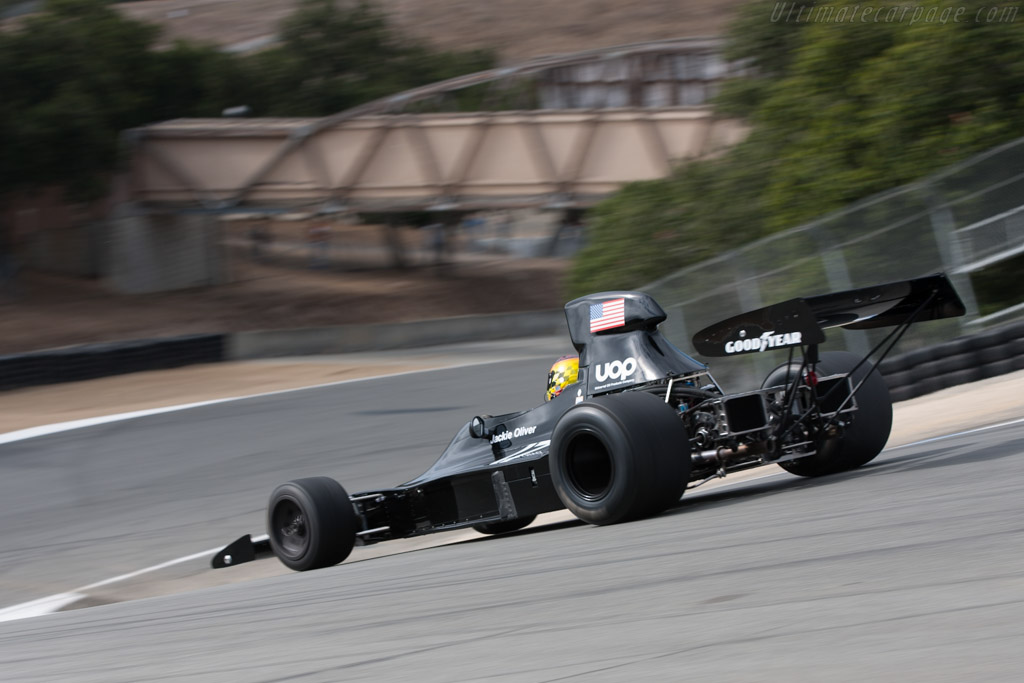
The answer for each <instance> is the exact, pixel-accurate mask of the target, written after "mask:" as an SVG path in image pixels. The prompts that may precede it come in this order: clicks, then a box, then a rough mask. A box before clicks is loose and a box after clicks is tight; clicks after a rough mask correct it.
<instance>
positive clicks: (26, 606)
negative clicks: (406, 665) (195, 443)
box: [0, 361, 1024, 622]
mask: <svg viewBox="0 0 1024 683" xmlns="http://www.w3.org/2000/svg"><path fill="white" fill-rule="evenodd" d="M493 362H495V361H486V363H469V364H468V365H485V364H487V363H493ZM452 367H464V366H461V365H460V366H452ZM436 369H443V368H436ZM412 372H430V370H414V371H412ZM407 374H411V373H410V372H399V373H395V374H394V375H382V377H394V376H397V375H407ZM366 379H371V378H366ZM359 381H363V380H362V379H351V380H343V381H341V382H331V383H330V384H320V385H317V386H333V385H336V384H345V383H348V382H359ZM305 388H315V387H305ZM291 391H301V389H285V390H283V391H273V392H269V393H266V394H256V395H255V396H270V395H273V394H282V393H287V392H291ZM255 396H251V397H250V396H240V397H236V398H223V399H216V400H214V401H204V402H202V403H190V404H186V405H184V406H172V407H168V408H156V409H154V410H153V411H145V410H140V411H138V412H137V413H123V414H122V417H120V419H131V417H141V416H142V414H149V415H151V414H155V413H157V412H171V411H172V410H185V409H187V408H194V407H197V406H203V405H211V404H214V403H223V402H225V401H237V400H241V399H245V398H254V397H255ZM124 416H131V417H124ZM110 417H117V416H110ZM96 419H97V420H101V419H102V418H96ZM113 421H114V420H107V422H113ZM76 422H86V420H77V421H76ZM1021 423H1024V418H1020V419H1017V420H1010V421H1008V422H1000V423H998V424H993V425H987V426H985V427H976V428H974V429H968V430H964V431H961V432H955V433H953V434H943V435H941V436H935V437H931V438H928V439H921V440H920V441H913V442H911V443H907V444H903V445H902V446H894V447H893V448H888V449H886V450H887V451H894V450H898V449H900V448H909V447H911V446H919V445H921V444H926V443H931V442H933V441H942V440H944V439H952V438H955V437H958V436H965V435H968V434H976V433H978V432H984V431H989V430H992V429H999V428H1000V427H1009V426H1012V425H1016V424H1021ZM61 424H63V425H69V424H74V423H70V422H65V423H61ZM95 424H102V422H96V423H95ZM50 426H51V427H52V426H60V425H50ZM84 426H88V425H84ZM77 428H78V427H67V429H77ZM22 431H28V430H22ZM57 431H64V430H63V429H62V430H57ZM16 433H17V432H10V434H16ZM8 435H9V434H8ZM8 435H0V438H2V437H3V436H8ZM23 438H32V437H29V436H26V437H23ZM0 443H2V442H0ZM783 474H785V472H773V473H770V474H763V475H760V476H757V477H751V478H749V479H741V480H738V481H731V482H729V481H725V482H722V483H721V484H720V485H719V486H715V487H714V488H713V489H706V490H707V491H710V490H718V489H722V488H726V487H728V486H738V485H740V484H749V483H750V482H752V481H757V480H759V479H767V478H769V477H778V476H782V475H783ZM219 550H221V547H217V548H212V549H210V550H203V551H202V552H198V553H192V554H191V555H186V556H184V557H179V558H176V559H173V560H168V561H167V562H161V563H160V564H155V565H153V566H151V567H146V568H144V569H139V570H137V571H134V572H129V573H127V574H121V575H120V576H114V577H111V578H109V579H104V580H102V581H97V582H95V583H90V584H89V585H87V586H82V587H81V588H76V589H75V590H73V591H71V592H68V593H57V594H56V595H50V596H47V597H45V598H39V599H38V600H32V601H30V602H23V603H21V604H18V605H12V606H11V607H6V608H3V609H0V622H3V621H13V620H15V619H26V618H28V617H37V616H42V615H44V614H51V613H53V612H57V611H59V610H60V609H62V608H64V607H67V606H68V605H70V604H72V603H74V602H77V601H78V600H81V599H83V598H85V597H87V595H86V592H87V591H89V590H92V589H94V588H100V587H102V586H109V585H111V584H114V583H119V582H121V581H126V580H128V579H133V578H135V577H137V576H141V575H143V574H149V573H151V572H155V571H159V570H161V569H166V568H167V567H173V566H174V565H178V564H182V563H184V562H189V561H191V560H197V559H199V558H202V557H209V556H211V555H213V554H214V553H216V552H218V551H219Z"/></svg>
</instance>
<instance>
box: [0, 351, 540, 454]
mask: <svg viewBox="0 0 1024 683" xmlns="http://www.w3.org/2000/svg"><path fill="white" fill-rule="evenodd" d="M542 357H545V356H542V355H540V354H538V355H536V356H522V357H514V358H512V359H511V360H531V359H533V358H542ZM509 360H510V359H508V358H503V359H502V360H482V361H473V362H471V363H458V364H456V365H445V366H442V367H437V368H425V369H423V370H406V371H404V372H392V373H389V374H386V375H374V376H373V377H356V378H353V379H343V380H338V381H336V382H325V383H324V384H312V385H310V386H305V387H296V388H294V389H278V390H276V391H267V392H263V393H260V394H248V395H245V396H230V397H228V398H215V399H211V400H209V401H198V402H196V403H182V404H179V405H173V406H164V407H162V408H148V409H146V410H135V411H132V412H129V413H116V414H114V415H100V416H98V417H87V418H84V419H82V420H71V421H69V422H56V423H54V424H48V425H40V426H38V427H28V428H27V429H18V430H16V431H13V432H5V433H3V434H0V445H3V444H5V443H13V442H15V441H24V440H26V439H35V438H38V437H40V436H47V435H50V434H57V433H59V432H67V431H71V430H73V429H84V428H86V427H94V426H96V425H102V424H109V423H111V422H121V421H123V420H134V419H136V418H140V417H148V416H150V415H160V414H163V413H174V412H178V411H180V410H190V409H192V408H202V407H203V406H212V405H216V404H218V403H229V402H232V401H245V400H248V399H251V398H263V397H265V396H280V395H281V394H291V393H294V392H297V391H306V390H307V389H322V388H324V387H336V386H339V385H342V384H352V383H354V382H369V381H371V380H376V379H388V378H390V377H402V376H404V375H416V374H420V373H424V372H440V371H441V370H457V369H460V368H470V367H473V366H476V365H493V364H495V363H507V362H509Z"/></svg>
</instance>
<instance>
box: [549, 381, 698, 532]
mask: <svg viewBox="0 0 1024 683" xmlns="http://www.w3.org/2000/svg"><path fill="white" fill-rule="evenodd" d="M551 443H552V448H551V454H550V456H549V461H550V465H551V480H552V483H553V484H554V486H555V491H556V492H557V493H558V497H559V498H560V499H561V501H562V504H563V505H565V507H566V508H568V510H569V511H570V512H572V513H573V514H574V515H576V517H578V518H579V519H581V520H583V521H584V522H588V523H590V524H601V525H603V524H616V523H619V522H626V521H629V520H632V519H637V518H640V517H647V516H651V515H656V514H658V513H661V512H663V511H665V510H666V509H668V508H669V507H671V506H672V505H674V504H675V503H677V502H678V501H679V498H680V497H681V496H682V495H683V491H685V490H686V485H687V483H689V477H690V467H691V465H692V463H691V460H690V441H689V435H688V434H687V431H686V427H685V426H684V425H683V422H682V420H680V419H679V416H678V415H677V414H676V411H675V410H674V409H673V408H672V407H671V406H669V405H667V404H666V403H665V402H664V401H663V400H661V399H660V398H658V397H657V396H655V395H653V394H649V393H646V392H627V393H623V394H611V395H607V396H599V397H597V398H595V399H593V400H590V401H587V402H584V403H580V404H579V405H576V406H574V407H572V408H570V409H569V411H568V412H566V413H565V415H563V416H562V418H561V419H560V420H559V421H558V424H557V425H556V426H555V430H554V432H553V434H552V436H551Z"/></svg>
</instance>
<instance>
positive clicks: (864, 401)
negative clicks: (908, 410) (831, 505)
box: [763, 351, 892, 477]
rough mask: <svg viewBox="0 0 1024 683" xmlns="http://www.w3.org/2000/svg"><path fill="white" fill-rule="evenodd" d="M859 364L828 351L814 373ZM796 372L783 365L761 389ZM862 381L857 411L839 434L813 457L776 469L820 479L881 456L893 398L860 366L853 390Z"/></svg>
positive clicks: (878, 378) (828, 372)
mask: <svg viewBox="0 0 1024 683" xmlns="http://www.w3.org/2000/svg"><path fill="white" fill-rule="evenodd" d="M860 360H861V359H860V357H859V356H857V355H856V354H853V353H848V352H846V351H828V352H825V353H822V354H821V360H820V361H819V362H818V366H817V370H816V372H817V374H818V375H820V376H822V377H824V376H828V375H839V374H846V373H848V372H850V371H851V370H853V368H854V367H856V366H857V364H858V363H859V362H860ZM796 369H797V368H794V367H787V366H785V365H783V366H780V367H778V368H776V369H775V370H774V371H773V372H772V373H771V374H770V375H768V378H767V379H766V380H765V381H764V384H763V386H764V387H770V386H780V385H782V384H784V383H785V382H787V381H790V380H791V378H792V376H793V375H794V374H795V373H796ZM864 377H867V378H868V379H867V381H866V382H864V384H863V386H861V388H860V389H859V390H857V393H856V395H855V397H854V398H855V400H856V401H857V411H856V412H855V413H853V421H852V422H851V423H850V424H849V425H847V427H846V428H845V429H844V430H843V432H842V434H841V435H840V436H838V437H836V438H833V439H826V440H823V441H821V442H819V443H818V445H817V448H816V451H817V452H816V453H815V454H814V455H810V456H807V457H806V458H799V459H797V460H788V461H786V462H780V463H779V467H781V468H782V469H784V470H786V471H787V472H790V473H791V474H796V475H798V476H801V477H821V476H824V475H827V474H836V473H837V472H846V471H848V470H853V469H856V468H858V467H861V466H862V465H865V464H867V463H869V462H871V461H872V460H874V459H875V457H876V456H877V455H878V454H879V453H881V452H882V449H883V448H885V444H886V442H887V441H888V440H889V432H890V431H891V430H892V398H891V397H890V395H889V387H888V386H886V384H885V380H884V379H883V378H882V375H881V373H879V372H878V369H877V368H875V369H873V370H872V371H871V374H870V375H868V365H867V364H864V365H861V367H860V368H859V369H858V370H857V372H856V373H854V375H853V377H852V378H851V380H852V382H853V386H857V384H858V383H859V382H860V381H861V380H862V379H864Z"/></svg>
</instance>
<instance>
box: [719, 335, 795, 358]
mask: <svg viewBox="0 0 1024 683" xmlns="http://www.w3.org/2000/svg"><path fill="white" fill-rule="evenodd" d="M740 334H742V332H741V333H740ZM802 336H803V335H802V334H801V333H799V332H788V333H786V334H775V331H774V330H772V331H771V332H765V333H764V334H762V335H761V336H760V337H753V338H751V339H737V340H736V341H731V342H726V343H725V352H726V353H743V352H744V351H766V350H767V349H774V348H775V347H777V346H793V345H795V344H799V343H801V337H802Z"/></svg>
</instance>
